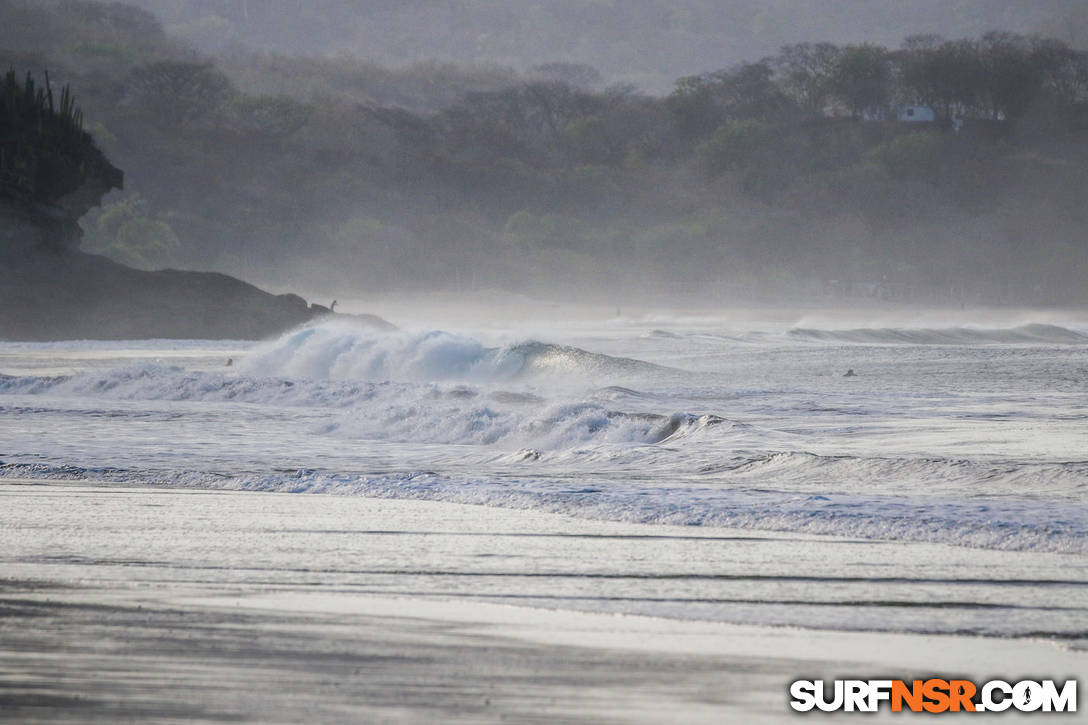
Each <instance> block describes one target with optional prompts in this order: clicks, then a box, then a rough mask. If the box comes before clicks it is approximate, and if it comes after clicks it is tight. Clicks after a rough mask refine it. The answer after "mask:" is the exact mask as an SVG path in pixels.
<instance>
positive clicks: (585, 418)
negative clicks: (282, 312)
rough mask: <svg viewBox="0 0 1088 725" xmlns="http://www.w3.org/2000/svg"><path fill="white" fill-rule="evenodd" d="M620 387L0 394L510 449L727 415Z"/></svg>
mask: <svg viewBox="0 0 1088 725" xmlns="http://www.w3.org/2000/svg"><path fill="white" fill-rule="evenodd" d="M617 391H623V395H622V396H620V397H624V396H633V397H636V398H638V397H639V396H640V395H641V394H639V393H638V392H637V391H633V390H630V389H626V388H605V389H603V390H599V391H596V392H593V391H589V392H585V393H583V394H582V395H581V397H574V398H572V399H567V400H558V401H546V400H544V399H543V398H540V397H538V396H536V395H534V394H532V393H530V392H527V391H518V390H504V389H495V388H493V387H481V386H475V387H474V386H469V385H464V384H450V383H445V384H443V383H409V382H390V381H383V382H365V381H352V380H307V379H300V380H297V381H296V380H291V379H287V378H282V377H254V376H249V375H238V374H237V373H218V372H214V373H213V372H201V371H189V370H185V369H184V368H181V367H178V366H167V365H159V364H153V363H145V364H136V365H130V366H127V367H123V368H117V369H114V370H109V371H105V372H100V371H94V372H86V373H81V374H78V375H75V376H71V377H11V376H0V394H23V395H58V396H69V397H71V396H75V397H91V398H94V399H105V400H130V401H131V400H152V401H198V402H208V403H217V402H231V403H249V404H257V405H271V406H279V407H305V408H325V409H331V410H333V411H335V413H334V415H333V416H332V418H331V420H330V421H329V422H326V423H323V424H321V425H320V427H319V429H317V430H311V431H309V432H312V433H316V434H318V435H333V436H337V437H341V438H346V439H356V440H358V439H369V440H382V441H390V442H401V443H428V444H430V443H437V444H456V445H496V444H501V445H502V446H504V447H505V448H507V449H510V448H517V447H532V448H534V449H542V450H562V449H565V448H569V447H575V446H584V445H591V444H592V445H595V446H607V445H623V444H655V443H659V442H663V441H678V440H680V439H681V438H683V437H685V436H689V435H692V434H694V433H696V432H698V431H701V430H706V429H708V428H710V427H713V426H714V425H716V424H717V423H718V422H721V420H722V419H720V418H717V417H716V416H709V415H701V416H700V415H693V414H688V413H676V414H671V415H670V414H659V413H630V412H624V411H621V410H616V409H615V407H614V405H615V404H616V403H617V402H618V401H616V400H614V398H615V397H616V395H618V392H617Z"/></svg>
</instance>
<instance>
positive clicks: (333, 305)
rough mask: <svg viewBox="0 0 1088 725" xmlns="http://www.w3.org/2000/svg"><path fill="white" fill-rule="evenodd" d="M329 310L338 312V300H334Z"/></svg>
mask: <svg viewBox="0 0 1088 725" xmlns="http://www.w3.org/2000/svg"><path fill="white" fill-rule="evenodd" d="M329 312H336V300H333V301H332V304H331V305H329Z"/></svg>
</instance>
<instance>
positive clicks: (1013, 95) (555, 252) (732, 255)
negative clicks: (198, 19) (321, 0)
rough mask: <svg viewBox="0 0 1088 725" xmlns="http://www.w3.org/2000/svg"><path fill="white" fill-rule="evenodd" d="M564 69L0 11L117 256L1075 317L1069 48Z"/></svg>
mask: <svg viewBox="0 0 1088 725" xmlns="http://www.w3.org/2000/svg"><path fill="white" fill-rule="evenodd" d="M559 4H562V3H557V5H559ZM970 4H971V3H959V4H955V3H950V4H947V5H949V6H955V7H966V6H968V5H970ZM184 5H185V6H186V7H190V8H191V7H195V6H201V7H205V8H211V9H214V6H215V3H212V2H210V1H209V2H207V3H203V4H201V3H195V2H194V3H185V4H184ZM257 5H260V6H261V7H263V8H268V7H271V6H272V3H268V4H264V3H256V2H251V3H249V12H250V13H251V16H250V17H251V18H252V17H253V16H252V13H254V12H255V11H254V6H257ZM403 5H404V7H417V8H423V7H425V6H427V5H428V4H427V3H423V2H419V3H404V4H403ZM479 5H480V7H483V6H484V5H485V3H480V4H479ZM583 5H585V3H583ZM652 5H654V4H653V3H631V4H630V7H632V8H634V7H644V8H648V7H650V6H652ZM766 5H768V7H773V6H775V5H774V4H773V3H771V4H766ZM903 5H907V4H903ZM909 5H910V7H912V8H916V9H919V12H920V8H921V7H923V6H925V5H926V4H925V3H918V4H915V3H910V4H909ZM1040 5H1042V4H1040ZM235 7H236V6H235ZM315 7H316V6H315ZM398 7H399V5H398ZM549 7H551V5H550V4H549ZM625 7H627V5H626V4H625ZM737 7H740V4H738V6H737ZM987 7H990V8H991V10H992V11H993V12H998V9H999V8H1000V7H1006V8H1008V7H1010V5H1009V4H1007V3H1000V2H994V3H987ZM390 12H393V11H390ZM397 12H399V11H397ZM320 17H321V19H322V20H326V19H328V18H329V17H333V18H335V17H337V16H335V15H321V16H320ZM243 19H244V17H243ZM345 22H346V21H345ZM587 22H588V21H587ZM14 28H18V30H13V29H14ZM820 39H821V38H820V37H819V36H816V37H813V38H812V40H813V41H816V40H820ZM602 42H603V41H602ZM560 58H561V60H560V61H558V62H553V63H539V64H537V65H536V66H532V67H529V68H524V67H522V68H519V69H514V68H504V67H502V66H499V65H495V64H484V65H459V64H451V63H442V62H429V63H420V64H415V65H411V66H403V67H397V68H385V67H382V66H380V65H376V64H374V63H372V62H366V61H362V60H358V59H355V58H352V57H349V56H336V57H324V58H303V59H299V58H293V57H290V56H288V55H285V54H277V53H269V52H266V51H256V50H250V49H245V48H241V47H234V48H232V49H231V50H230V52H229V53H224V54H221V55H219V56H214V57H213V56H206V55H202V54H201V52H200V51H198V50H196V49H194V48H192V47H191V46H189V45H188V44H186V42H184V41H182V40H178V39H176V38H174V37H173V36H172V35H171V34H169V33H167V32H166V31H165V30H164V29H163V27H162V26H161V24H160V22H159V20H157V19H156V18H155V17H154V16H152V15H150V14H148V13H145V12H143V11H140V10H138V9H135V8H132V7H129V6H125V5H120V4H116V3H115V4H104V3H95V2H72V1H64V2H61V1H59V0H57V1H53V0H43V1H42V2H28V1H26V0H2V1H0V63H2V64H3V65H5V66H11V67H14V68H16V69H19V70H33V71H35V72H37V71H39V70H43V69H45V68H48V69H49V71H50V73H51V75H52V77H53V78H54V79H56V82H58V83H62V84H63V83H71V85H72V87H74V88H75V89H76V90H77V93H78V95H79V97H80V101H81V103H82V105H83V107H84V109H85V113H86V127H87V128H88V129H89V130H90V131H91V132H92V133H93V134H94V136H95V138H96V140H97V141H98V143H99V145H100V146H101V147H102V148H103V149H104V150H105V151H106V153H107V155H108V156H109V157H110V159H111V160H112V161H113V162H114V163H115V164H116V165H117V166H119V167H120V168H123V169H124V170H125V172H126V189H125V191H124V193H117V194H114V195H113V196H112V197H110V198H109V199H108V201H109V203H108V204H107V205H106V206H105V207H104V208H103V209H102V210H101V211H98V212H95V213H92V214H91V215H88V217H85V218H84V220H83V226H84V228H85V229H86V231H87V235H86V238H85V242H84V247H85V248H88V249H91V250H99V251H104V252H106V253H108V254H110V255H111V256H113V257H115V258H117V259H119V260H121V261H125V262H128V263H133V264H137V265H140V266H144V267H156V266H162V265H167V264H172V265H180V266H187V267H196V268H204V269H216V270H222V271H227V272H231V273H237V274H243V275H245V276H246V277H247V278H249V279H254V280H256V281H259V282H264V283H272V284H282V285H285V286H286V285H289V284H295V285H298V284H302V285H307V286H308V287H309V288H310V289H314V290H322V291H325V290H328V291H330V292H332V293H333V295H334V296H335V295H348V294H351V293H353V292H363V291H373V290H406V289H407V290H412V289H428V288H435V287H440V288H451V289H468V288H485V287H500V288H507V289H516V290H521V291H529V292H531V293H534V294H541V295H548V294H570V293H577V294H581V295H595V294H606V293H613V292H616V291H621V292H623V293H625V294H629V295H641V296H645V295H658V294H683V295H689V296H703V297H709V298H711V299H717V298H719V297H728V296H737V297H742V298H745V299H751V298H754V297H760V296H764V297H772V296H789V295H794V296H804V297H806V298H812V297H814V296H815V297H819V296H877V297H888V298H894V299H903V300H914V301H932V300H937V299H943V300H949V301H963V302H970V301H975V300H978V301H988V302H995V301H996V302H1002V301H1008V302H1055V301H1057V302H1070V301H1079V302H1085V301H1088V290H1086V288H1085V285H1084V284H1083V279H1084V277H1085V273H1086V272H1088V245H1086V239H1088V235H1086V234H1085V232H1086V230H1088V205H1085V204H1084V199H1085V198H1088V116H1086V100H1088V97H1086V93H1088V60H1086V55H1085V53H1083V52H1082V51H1080V50H1077V49H1075V46H1071V45H1069V44H1067V43H1066V42H1065V41H1063V40H1062V39H1061V38H1053V37H1044V36H1037V35H1024V34H1016V33H1010V32H992V33H983V34H977V35H973V36H971V37H967V38H959V37H955V36H949V37H940V36H936V35H932V34H928V35H916V36H912V37H910V38H907V39H905V40H900V41H896V42H895V43H894V44H890V45H887V44H880V43H877V42H872V43H860V42H859V43H850V44H832V43H826V42H807V43H795V44H792V45H788V46H786V47H783V48H781V49H779V50H777V51H774V52H772V53H769V54H764V55H761V56H753V57H752V58H751V60H750V61H748V62H738V63H734V64H732V65H728V66H725V67H723V68H721V69H720V70H711V71H709V72H706V73H701V74H696V75H686V76H683V77H681V78H679V79H677V80H675V82H674V83H673V84H672V87H671V89H670V91H669V92H668V93H666V94H663V95H647V94H644V93H642V92H640V91H638V90H637V89H635V88H632V87H631V86H626V85H622V84H615V83H610V82H609V80H608V77H607V76H608V74H607V73H600V74H598V72H597V71H596V70H595V69H594V68H592V67H589V66H586V65H584V64H581V63H578V62H574V60H577V59H578V58H577V56H570V57H568V56H563V55H560ZM908 107H915V108H918V109H919V113H920V114H921V113H928V112H929V111H932V112H933V114H934V120H933V121H932V122H928V121H927V122H920V121H918V120H917V119H912V118H909V117H907V116H905V115H904V114H906V113H907V111H908V110H909V108H908ZM923 107H924V110H923Z"/></svg>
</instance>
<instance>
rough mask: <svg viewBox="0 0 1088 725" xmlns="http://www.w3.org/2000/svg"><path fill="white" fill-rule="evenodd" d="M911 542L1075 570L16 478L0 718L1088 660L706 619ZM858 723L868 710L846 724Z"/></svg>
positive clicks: (484, 698)
mask: <svg viewBox="0 0 1088 725" xmlns="http://www.w3.org/2000/svg"><path fill="white" fill-rule="evenodd" d="M905 554H906V555H909V556H910V557H912V558H919V557H920V558H921V559H922V560H924V561H928V562H929V564H928V567H929V570H940V569H941V568H942V567H944V568H947V569H949V570H954V571H959V572H966V575H971V574H978V572H984V571H992V570H993V569H994V568H995V567H997V566H1001V570H1002V571H1003V572H1004V573H1005V574H1007V575H1008V574H1009V572H1010V571H1011V575H1015V574H1016V567H1024V569H1025V571H1029V572H1030V571H1035V572H1040V571H1042V572H1043V573H1044V574H1045V573H1046V572H1047V570H1048V569H1050V568H1053V569H1055V570H1060V569H1061V567H1062V559H1061V558H1060V557H1059V558H1054V557H1052V556H1023V557H1021V556H1019V555H1015V554H1008V553H1003V552H978V551H972V550H967V549H956V548H954V547H942V546H937V545H917V546H910V547H902V546H898V545H895V546H890V545H885V544H883V543H882V542H856V541H855V542H846V541H844V540H841V539H834V538H830V537H816V536H797V535H787V534H775V533H768V532H752V531H733V530H725V529H702V528H696V529H693V528H690V527H689V528H679V527H663V526H641V525H630V524H619V523H602V522H593V521H583V520H578V519H573V518H569V517H566V516H561V515H555V514H545V513H538V512H527V511H513V510H503V509H493V508H481V507H472V506H460V505H456V504H448V503H433V502H425V501H391V500H377V499H367V498H359V497H338V496H320V495H301V494H268V493H251V492H233V491H193V490H171V489H159V488H150V487H147V488H144V487H131V486H119V485H108V484H100V485H92V484H87V483H85V482H62V481H48V482H46V481H26V480H15V479H6V480H4V481H0V720H8V721H19V722H39V721H101V722H117V721H131V722H176V721H207V722H218V721H239V720H241V721H252V722H493V721H502V722H647V723H651V722H652V723H658V722H685V723H687V722H738V723H746V722H778V721H783V720H795V719H804V718H805V717H806V716H795V715H793V714H792V713H791V712H790V710H789V709H788V705H787V701H788V697H787V690H788V686H789V683H790V682H791V681H793V680H795V679H800V678H804V679H814V678H817V677H824V678H829V679H833V678H835V677H862V678H870V677H872V678H877V677H881V676H889V677H904V678H911V677H924V676H929V675H939V676H951V675H955V676H962V677H967V678H969V679H973V680H975V681H981V680H985V679H990V678H992V677H999V676H1000V677H1003V678H1007V679H1008V678H1012V679H1023V678H1027V677H1043V676H1046V677H1056V678H1058V677H1061V678H1065V677H1075V676H1077V675H1078V674H1079V675H1083V673H1086V672H1088V652H1084V651H1078V650H1075V649H1070V648H1068V647H1063V646H1060V645H1059V644H1056V643H1054V642H1052V641H1048V640H1045V639H1031V638H1019V639H1001V638H985V637H967V636H958V635H941V636H932V635H910V634H880V633H869V632H853V633H851V632H837V631H830V630H825V629H798V628H789V627H768V626H755V625H749V624H723V623H720V622H713V621H697V620H698V618H699V617H700V616H705V611H709V610H705V609H700V606H703V605H706V606H709V604H706V603H707V602H710V603H713V602H717V603H718V606H720V605H721V604H720V603H721V602H723V601H741V600H740V599H739V598H738V595H737V592H738V591H739V592H747V593H748V594H749V599H748V600H743V601H749V600H751V601H756V602H757V603H756V604H753V605H751V611H752V612H754V613H755V614H754V615H753V616H759V612H761V611H763V610H764V609H768V610H769V608H770V607H772V606H774V605H770V604H768V605H760V604H758V600H760V599H761V598H766V599H767V600H768V601H772V600H773V601H781V600H782V598H783V597H786V596H793V597H797V596H801V597H802V599H803V596H811V598H813V599H819V598H822V596H823V594H825V593H826V592H825V591H824V590H825V589H830V588H835V589H836V596H839V597H844V596H845V597H850V596H858V591H860V590H859V589H858V588H859V587H861V588H864V587H867V586H868V587H872V586H874V585H872V584H866V583H865V582H857V581H853V580H850V581H834V580H830V579H829V580H828V582H827V583H824V579H823V578H822V577H820V576H813V574H818V573H819V570H820V567H821V566H826V567H830V568H831V569H833V570H847V568H850V567H852V569H851V570H857V571H861V572H866V571H874V570H879V569H880V568H881V567H891V566H894V565H895V563H896V562H895V561H893V560H895V559H899V558H902V557H903V556H904V555H905ZM927 557H928V559H927ZM1079 563H1081V564H1082V563H1083V562H1079ZM760 572H763V574H760ZM766 572H772V573H773V576H771V577H767V576H766ZM791 572H792V573H791ZM1081 574H1082V572H1081ZM889 586H891V585H889ZM692 587H695V590H698V591H695V590H693V589H692ZM715 587H717V589H716V588H715ZM790 587H793V589H790ZM797 587H801V589H797ZM851 587H853V589H851ZM840 590H841V591H840ZM855 590H858V591H855ZM693 591H695V594H698V593H699V592H701V593H702V595H703V596H701V597H700V596H696V595H695V594H693V593H692V592H693ZM799 592H800V593H799ZM805 592H808V593H809V594H808V595H805V594H804V593H805ZM727 596H728V597H733V598H734V599H727ZM647 607H651V610H652V611H657V612H661V613H665V614H668V615H669V618H667V617H660V616H644V615H643V614H638V612H642V611H650V610H647V609H646V608H647ZM685 607H686V609H685ZM824 608H825V609H827V607H824ZM574 609H581V610H586V611H573V610H574ZM715 611H716V610H715ZM737 611H739V612H742V613H743V612H745V611H747V610H745V609H743V608H741V609H738V610H737ZM851 611H852V610H851V609H850V608H849V607H837V608H834V614H833V615H829V616H837V617H839V618H843V617H850V616H851V615H850V612H851ZM858 611H861V610H860V609H859V610H858ZM632 612H635V613H632ZM685 614H686V615H687V618H680V619H676V618H671V617H676V616H685ZM1009 616H1015V615H1014V614H1013V615H1009ZM1082 686H1083V682H1082ZM807 717H809V718H812V717H815V718H816V719H817V720H820V721H825V720H827V719H828V718H827V717H826V716H811V715H810V716H807ZM887 717H892V716H891V715H890V714H889V713H883V714H882V716H881V717H878V719H883V718H887ZM904 717H905V718H906V719H907V720H909V719H911V718H912V717H914V718H917V717H919V716H913V715H909V714H908V715H905V716H900V717H898V718H896V719H898V720H903V718H904ZM996 717H1000V720H1001V722H1014V721H1016V717H1015V716H1009V715H1008V714H1006V715H1004V716H996ZM1039 717H1040V716H1039V715H1036V716H1033V717H1031V718H1030V719H1031V720H1032V721H1037V720H1038V719H1039ZM1078 717H1083V713H1080V714H1078V715H1072V716H1066V715H1062V716H1057V718H1058V720H1059V721H1063V722H1068V721H1076V720H1077V718H1078ZM858 718H861V719H865V720H871V719H872V716H871V715H842V716H840V717H839V718H838V719H842V720H850V719H853V720H857V719H858ZM832 719H836V718H832ZM976 720H977V718H976Z"/></svg>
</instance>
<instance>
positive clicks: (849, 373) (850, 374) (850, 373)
mask: <svg viewBox="0 0 1088 725" xmlns="http://www.w3.org/2000/svg"><path fill="white" fill-rule="evenodd" d="M857 376H858V374H857V373H855V372H854V368H850V369H849V370H847V371H846V374H845V375H843V377H844V378H856V377H857Z"/></svg>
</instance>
